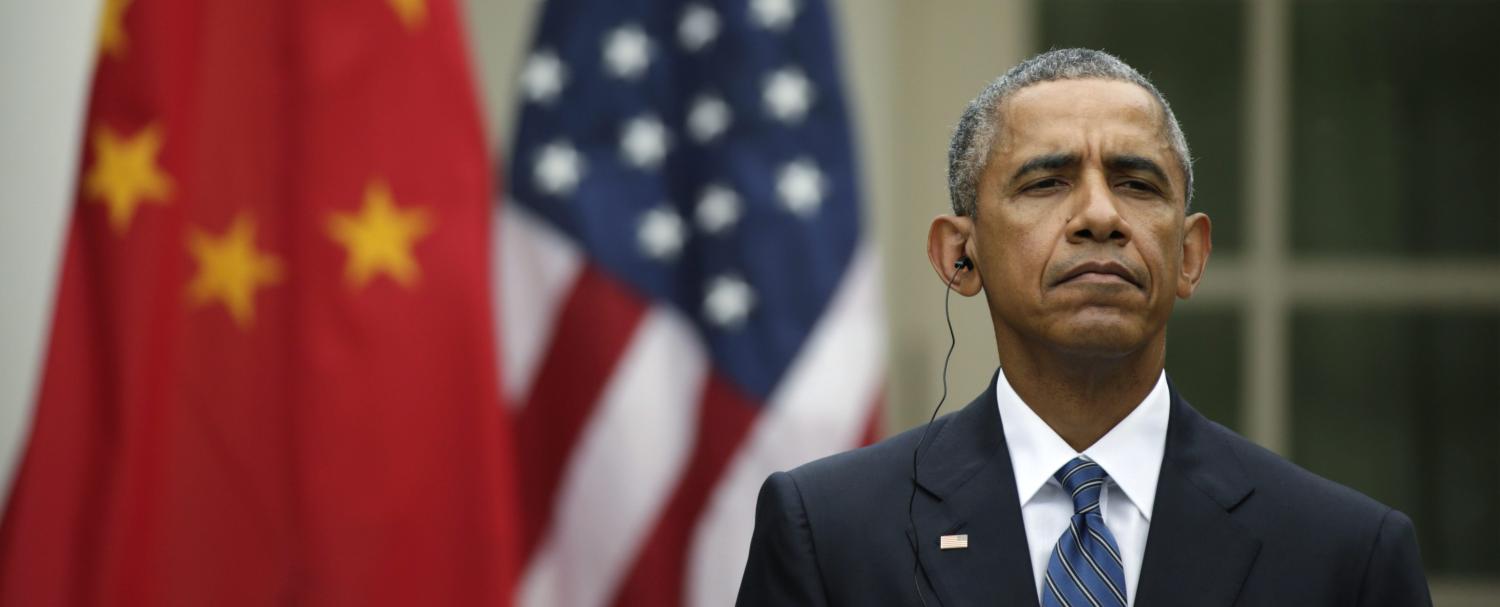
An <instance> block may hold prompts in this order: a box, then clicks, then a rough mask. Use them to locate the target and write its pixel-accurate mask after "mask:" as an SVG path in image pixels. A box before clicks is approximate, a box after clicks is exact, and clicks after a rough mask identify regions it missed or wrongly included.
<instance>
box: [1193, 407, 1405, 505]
mask: <svg viewBox="0 0 1500 607" xmlns="http://www.w3.org/2000/svg"><path fill="white" fill-rule="evenodd" d="M1209 427H1210V428H1211V430H1210V432H1212V433H1213V434H1214V435H1215V437H1216V438H1217V439H1218V440H1220V441H1222V442H1223V443H1224V444H1226V445H1228V446H1229V448H1230V449H1231V450H1232V451H1233V452H1234V454H1235V456H1236V457H1237V458H1238V459H1239V461H1240V463H1241V464H1242V466H1243V468H1244V471H1245V474H1246V476H1248V477H1249V479H1250V480H1251V482H1252V483H1253V485H1254V486H1255V492H1256V493H1257V494H1264V495H1262V497H1263V498H1266V499H1268V500H1269V501H1271V502H1273V503H1274V504H1275V505H1278V506H1281V507H1284V508H1288V509H1290V510H1289V511H1301V512H1308V513H1325V514H1328V515H1330V516H1334V517H1338V518H1341V519H1344V520H1356V521H1361V522H1363V523H1365V524H1366V525H1378V524H1379V522H1380V521H1381V520H1382V519H1384V518H1385V517H1386V515H1387V514H1389V513H1390V512H1391V507H1390V506H1387V505H1385V504H1382V503H1380V502H1379V501H1376V500H1375V499H1373V498H1371V497H1369V496H1367V495H1365V494H1363V493H1360V492H1359V491H1356V490H1354V489H1352V488H1350V487H1348V486H1345V485H1343V484H1340V483H1338V482H1335V481H1332V480H1329V479H1327V478H1324V477H1322V476H1319V475H1318V474H1316V473H1314V472H1312V471H1309V470H1307V469H1306V468H1303V467H1302V466H1299V465H1297V464H1295V463H1293V462H1292V461H1290V460H1288V459H1286V458H1285V457H1282V456H1281V455H1278V454H1276V453H1274V452H1272V451H1271V450H1269V449H1266V448H1265V447H1262V446H1260V445H1258V444H1256V443H1254V442H1252V441H1250V440H1249V439H1247V438H1245V437H1243V436H1240V435H1239V434H1236V433H1235V432H1233V431H1232V430H1229V429H1228V428H1225V427H1224V426H1221V425H1219V424H1217V423H1214V422H1211V421H1210V422H1209Z"/></svg>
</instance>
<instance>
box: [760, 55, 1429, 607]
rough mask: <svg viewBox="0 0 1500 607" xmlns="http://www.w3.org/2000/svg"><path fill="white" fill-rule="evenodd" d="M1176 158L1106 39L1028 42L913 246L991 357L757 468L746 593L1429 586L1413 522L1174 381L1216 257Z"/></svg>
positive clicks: (1401, 599) (1142, 82)
mask: <svg viewBox="0 0 1500 607" xmlns="http://www.w3.org/2000/svg"><path fill="white" fill-rule="evenodd" d="M1190 158H1191V156H1190V155H1189V153H1188V146H1187V142H1186V139H1185V138H1184V136H1183V133H1182V130H1181V128H1180V127H1179V126H1178V124H1177V120H1176V118H1175V117H1174V116H1173V114H1172V110H1171V107H1170V106H1169V105H1168V104H1167V101H1166V99H1165V98H1163V97H1162V95H1161V93H1160V92H1159V91H1157V89H1156V87H1155V86H1153V85H1152V84H1151V83H1150V81H1148V80H1147V79H1146V78H1144V77H1143V76H1141V75H1140V74H1139V73H1138V72H1137V71H1136V70H1135V69H1133V68H1131V67H1130V66H1128V65H1126V64H1124V63H1123V62H1121V61H1120V60H1119V59H1117V58H1115V57H1113V56H1110V55H1108V54H1105V53H1102V52H1098V51H1089V50H1082V49H1064V50H1054V51H1049V52H1047V53H1043V54H1041V55H1038V56H1036V57H1033V58H1031V59H1029V60H1027V61H1025V62H1023V63H1022V64H1020V65H1018V66H1016V67H1015V68H1013V69H1012V70H1010V71H1009V72H1008V73H1006V74H1005V75H1004V76H1001V77H1000V78H999V79H997V80H996V81H994V82H993V83H991V84H990V86H989V87H988V88H986V89H985V90H984V91H983V92H982V93H981V94H980V95H979V96H978V97H977V98H975V99H974V101H972V102H970V104H969V106H968V108H967V109H966V111H965V112H964V114H963V117H962V118H961V119H960V121H959V125H958V128H957V130H956V132H955V133H954V136H953V142H952V145H951V147H950V148H949V175H948V185H949V190H950V194H951V197H952V203H953V211H954V214H953V215H945V216H941V217H938V218H937V219H935V220H934V221H933V223H932V227H931V230H930V233H929V242H928V256H929V257H930V258H931V260H932V264H933V268H934V269H936V270H937V272H938V276H939V278H940V279H941V280H942V281H943V283H944V284H946V285H947V286H948V287H949V288H951V289H953V290H955V291H957V292H958V293H960V294H962V295H965V296H973V295H976V294H978V293H979V292H980V291H983V292H984V293H985V297H986V300H987V302H988V304H989V310H990V318H991V321H992V323H993V325H994V332H995V344H996V347H997V349H998V350H999V357H1000V362H1001V369H1000V370H999V371H998V372H997V373H996V374H995V377H994V379H993V380H992V381H991V383H990V387H989V389H988V390H986V391H985V392H984V393H983V394H981V395H980V396H979V397H978V398H976V399H975V400H974V401H973V402H972V403H970V404H969V405H968V406H967V407H964V408H963V409H962V410H960V411H958V412H956V413H954V414H951V415H948V416H945V417H942V418H940V419H938V420H937V421H936V422H934V423H932V424H931V425H930V427H928V428H917V429H914V430H912V431H909V432H906V433H904V434H901V435H898V436H895V437H892V438H890V439H888V440H886V441H883V442H881V443H879V444H876V445H873V446H871V447H866V448H864V449H859V450H856V451H852V452H848V453H843V454H840V455H836V456H833V457H830V458H826V459H823V460H819V461H816V462H813V463H810V464H807V465H804V466H802V467H799V468H797V469H795V470H792V471H790V472H778V473H776V474H773V475H771V477H770V478H769V479H767V481H766V483H765V485H764V486H763V488H762V489H761V493H760V498H759V503H758V505H757V508H756V521H755V533H754V536H753V539H752V540H751V545H750V557H749V562H748V564H747V566H746V568H745V575H744V580H743V581H742V583H741V586H740V594H739V604H740V605H745V606H751V605H854V606H861V607H865V606H876V605H929V606H936V605H945V606H948V607H956V606H959V605H1007V606H1008V605H1027V606H1030V605H1041V606H1043V607H1046V606H1054V605H1066V606H1071V607H1080V606H1087V607H1104V606H1123V605H1143V606H1148V607H1157V606H1164V605H1193V606H1212V605H1277V606H1308V605H1391V606H1397V605H1400V606H1407V605H1428V604H1430V603H1431V599H1430V598H1429V597H1428V591H1427V583H1426V579H1425V577H1424V574H1423V572H1422V568H1421V560H1420V556H1419V555H1418V551H1417V544H1416V538H1415V534H1414V531H1413V528H1412V523H1411V520H1410V519H1408V518H1407V517H1406V516H1405V515H1403V514H1401V513H1400V512H1397V511H1395V510H1392V509H1391V508H1389V507H1387V506H1384V505H1381V504H1379V503H1377V502H1375V501H1374V500H1371V499H1369V498H1367V497H1365V496H1363V495H1360V494H1359V493H1357V492H1355V491H1353V490H1350V489H1347V488H1345V487H1342V486H1340V485H1338V484H1335V483H1333V482H1330V481H1328V480H1325V479H1322V478H1319V477H1317V476H1315V475H1313V474H1311V473H1309V472H1307V471H1305V470H1303V469H1301V468H1299V467H1297V466H1295V465H1293V464H1291V463H1289V462H1287V461H1286V460H1284V459H1282V458H1281V457H1279V456H1277V455H1275V454H1273V453H1271V452H1269V451H1266V450H1264V449H1262V448H1260V447H1258V446H1256V445H1254V444H1252V443H1250V442H1249V441H1247V440H1245V439H1244V438H1241V437H1239V436H1237V435H1235V434H1234V433H1233V432H1230V431H1229V430H1227V429H1225V428H1224V427H1222V426H1220V425H1218V424H1215V423H1213V422H1210V421H1208V420H1207V419H1205V418H1203V417H1202V416H1201V415H1199V414H1198V413H1197V412H1196V411H1194V410H1193V408H1192V407H1191V406H1190V405H1188V403H1187V401H1186V400H1185V399H1184V398H1183V397H1182V395H1180V394H1178V393H1177V391H1176V389H1175V388H1174V387H1173V386H1172V384H1171V383H1170V382H1169V381H1168V379H1167V376H1166V373H1165V371H1164V369H1163V364H1164V357H1165V352H1166V327H1167V318H1168V316H1169V315H1170V314H1171V311H1172V305H1173V303H1174V300H1175V299H1176V298H1182V299H1186V298H1188V297H1190V296H1191V295H1192V294H1193V290H1194V289H1195V288H1196V287H1197V285H1198V282H1199V280H1200V279H1201V278H1202V277H1203V272H1204V268H1205V267H1206V265H1207V262H1208V256H1209V252H1210V250H1211V249H1212V241H1211V225H1210V222H1209V219H1208V217H1207V216H1206V215H1204V214H1202V213H1192V212H1190V210H1189V208H1190V203H1191V201H1192V164H1191V161H1190V160H1189V159H1190ZM914 461H915V463H914Z"/></svg>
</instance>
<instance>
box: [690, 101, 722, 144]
mask: <svg viewBox="0 0 1500 607" xmlns="http://www.w3.org/2000/svg"><path fill="white" fill-rule="evenodd" d="M731 120H733V116H732V115H731V114H730V112H729V104H728V103H724V99H723V98H721V97H719V96H718V95H699V96H698V98H697V99H694V100H693V107H692V109H689V110H688V117H687V123H688V124H687V125H688V134H689V135H692V137H693V141H697V142H698V143H708V142H710V141H713V140H714V139H715V138H716V137H718V136H719V135H721V134H723V133H724V131H725V130H727V129H728V128H729V123H730V121H731Z"/></svg>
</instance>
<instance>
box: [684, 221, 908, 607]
mask: <svg viewBox="0 0 1500 607" xmlns="http://www.w3.org/2000/svg"><path fill="white" fill-rule="evenodd" d="M881 297H882V293H881V288H880V277H879V267H878V260H877V258H876V256H875V255H874V252H873V251H872V250H870V249H868V248H862V249H861V251H860V252H859V253H858V254H856V256H855V258H854V260H853V262H852V263H851V264H850V267H849V271H848V273H847V274H846V276H845V278H844V284H843V285H841V286H840V288H839V291H838V293H837V294H836V295H835V296H834V299H833V301H832V302H831V303H830V305H829V307H828V309H827V310H826V311H825V312H824V313H823V318H822V319H821V320H820V321H819V323H818V326H817V327H816V328H815V329H814V330H813V333H812V335H811V336H810V337H809V339H808V342H807V345H806V346H805V347H804V348H803V349H802V352H801V353H799V355H798V357H797V359H796V360H795V361H793V362H792V367H791V369H790V370H789V371H788V374H787V376H786V379H785V380H784V381H783V382H782V383H781V385H780V386H778V387H777V389H776V391H775V392H774V393H773V394H772V395H771V399H770V403H769V404H768V408H767V410H766V411H765V412H764V413H762V414H761V416H760V418H759V419H758V420H757V421H756V425H755V427H754V428H753V429H752V430H751V431H750V435H749V436H747V437H746V439H745V446H744V447H743V448H742V449H741V450H740V452H739V453H738V454H737V455H736V456H735V459H734V460H733V461H731V463H730V464H729V467H728V468H727V470H726V471H725V474H724V476H723V477H722V478H721V479H720V481H719V483H718V485H717V486H716V487H715V489H714V493H713V495H712V496H711V497H710V498H709V503H708V507H707V510H706V511H705V512H704V516H703V518H702V519H700V521H699V524H698V527H697V529H696V530H695V533H694V534H693V539H692V545H691V546H690V547H689V550H690V552H689V553H688V559H687V562H688V567H687V590H686V595H685V596H686V598H687V604H688V605H732V604H734V599H735V594H736V592H737V590H738V588H739V586H740V576H741V575H742V574H743V572H744V570H745V555H746V554H747V550H748V548H749V546H750V532H751V530H752V527H753V526H754V520H755V498H756V495H757V494H758V493H759V492H760V485H761V483H762V482H764V481H765V479H766V476H767V475H769V474H770V473H772V472H775V471H777V470H785V469H787V468H792V467H795V466H797V465H799V464H802V463H805V462H807V461H810V460H813V459H817V458H819V457H822V456H825V455H829V454H832V453H836V452H838V451H842V450H845V449H848V448H850V447H852V446H854V445H855V444H856V443H857V442H858V441H859V439H860V434H861V433H862V431H863V430H864V428H865V425H866V422H867V421H868V420H869V416H870V407H871V405H874V404H875V402H876V399H877V397H878V396H879V395H880V393H881V391H882V390H883V389H884V387H885V376H884V372H885V367H884V360H885V355H884V351H885V338H884V337H885V336H884V331H883V327H884V326H885V315H884V313H883V311H882V306H881Z"/></svg>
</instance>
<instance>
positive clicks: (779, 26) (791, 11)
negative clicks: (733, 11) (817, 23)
mask: <svg viewBox="0 0 1500 607" xmlns="http://www.w3.org/2000/svg"><path fill="white" fill-rule="evenodd" d="M750 16H751V18H753V19H755V22H756V23H757V24H759V25H760V26H761V27H764V28H766V29H768V30H776V31H781V30H784V29H786V28H787V26H789V25H791V24H792V19H795V18H797V0H752V1H751V2H750Z"/></svg>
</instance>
